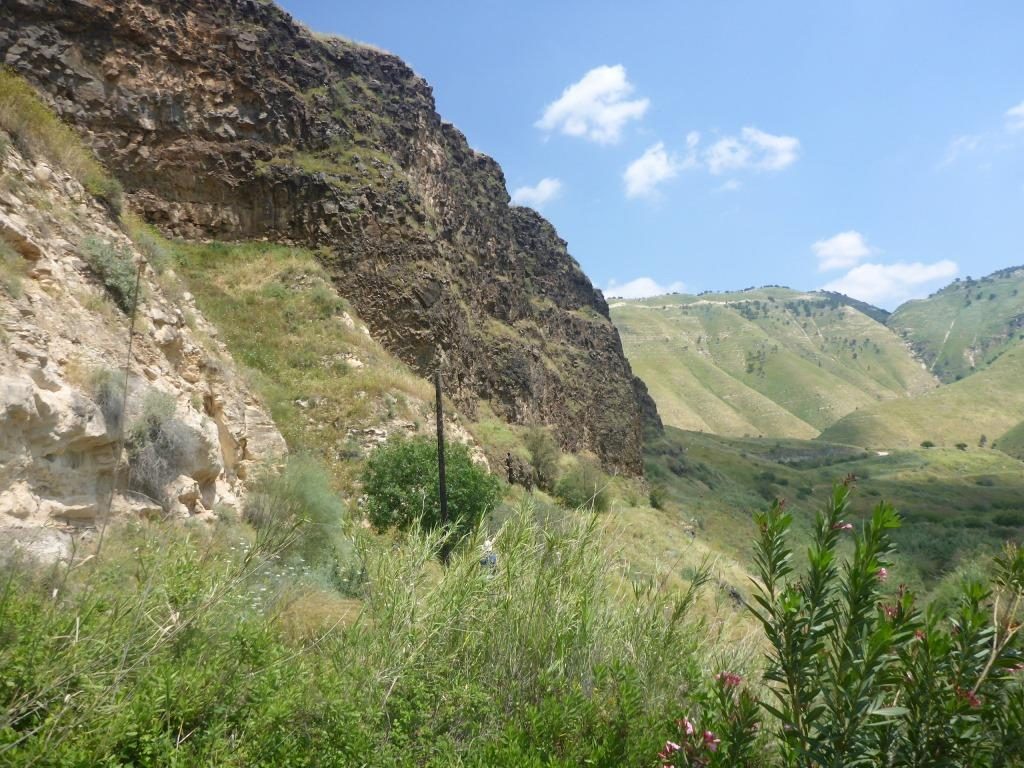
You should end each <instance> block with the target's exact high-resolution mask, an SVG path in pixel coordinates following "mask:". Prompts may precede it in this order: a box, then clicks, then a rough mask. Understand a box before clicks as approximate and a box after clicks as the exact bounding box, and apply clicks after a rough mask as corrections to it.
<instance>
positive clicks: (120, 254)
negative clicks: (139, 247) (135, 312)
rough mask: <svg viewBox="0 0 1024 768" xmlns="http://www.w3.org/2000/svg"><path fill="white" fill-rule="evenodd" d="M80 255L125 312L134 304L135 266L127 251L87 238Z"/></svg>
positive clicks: (128, 312) (130, 309) (128, 311)
mask: <svg viewBox="0 0 1024 768" xmlns="http://www.w3.org/2000/svg"><path fill="white" fill-rule="evenodd" d="M82 257H83V258H84V259H85V262H86V264H88V265H89V268H90V269H92V271H93V272H95V273H96V276H97V277H99V278H100V280H101V281H102V282H103V285H104V287H105V288H106V289H107V293H109V294H110V297H111V298H112V299H113V300H114V303H115V304H117V306H118V307H120V308H121V311H122V312H124V313H125V314H131V312H132V309H133V308H134V306H135V301H136V298H137V297H136V296H135V288H136V267H135V263H134V262H133V261H132V255H131V253H130V252H129V251H127V250H124V249H121V248H117V247H115V246H113V245H111V244H110V243H106V242H103V241H102V240H97V239H95V238H89V239H88V240H86V241H85V242H84V243H83V244H82Z"/></svg>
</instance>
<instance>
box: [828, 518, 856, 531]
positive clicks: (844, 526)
mask: <svg viewBox="0 0 1024 768" xmlns="http://www.w3.org/2000/svg"><path fill="white" fill-rule="evenodd" d="M832 530H833V531H852V530H853V523H844V522H843V521H842V520H840V521H839V522H838V523H836V524H835V525H833V526H832Z"/></svg>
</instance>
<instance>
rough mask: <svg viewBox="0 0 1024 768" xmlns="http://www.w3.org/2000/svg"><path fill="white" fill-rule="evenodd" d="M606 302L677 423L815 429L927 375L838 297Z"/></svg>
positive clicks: (784, 432) (728, 430)
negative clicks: (609, 304)
mask: <svg viewBox="0 0 1024 768" xmlns="http://www.w3.org/2000/svg"><path fill="white" fill-rule="evenodd" d="M611 307H612V319H613V320H614V321H615V324H616V325H617V326H618V328H619V331H620V333H621V335H622V340H623V346H624V347H625V350H626V354H627V356H628V357H629V359H630V362H631V363H632V365H633V367H634V369H635V370H636V372H637V373H638V375H639V376H640V377H641V378H642V379H644V381H646V382H647V385H648V386H649V387H650V389H651V394H652V395H653V397H654V399H655V401H657V403H658V407H659V409H660V411H661V414H662V418H663V419H664V420H665V422H666V423H668V424H672V425H674V426H678V427H681V428H686V429H693V430H703V431H709V432H715V433H718V434H725V435H732V436H743V435H779V436H785V437H813V436H814V435H816V434H817V433H818V431H819V430H821V429H823V428H825V427H826V426H828V425H829V424H831V423H832V422H834V421H835V420H836V419H838V418H840V417H842V416H843V415H845V414H846V413H849V412H850V411H852V410H854V409H856V408H858V407H866V406H868V405H872V404H874V403H876V402H878V401H880V400H889V399H892V398H896V397H904V396H906V395H910V394H916V393H919V392H923V391H926V390H927V389H929V388H930V387H931V386H933V385H934V383H935V382H934V379H933V378H932V377H931V376H930V375H928V374H927V373H926V372H924V371H922V370H921V368H920V365H919V364H917V363H916V362H915V361H913V359H912V358H911V357H910V355H909V354H908V353H907V351H906V349H905V347H904V345H903V344H902V343H901V342H900V340H899V339H898V338H896V337H895V336H894V335H893V334H892V333H891V332H890V331H889V330H888V329H886V328H885V327H884V326H883V325H881V324H880V323H878V322H877V321H876V320H874V319H872V318H870V317H868V316H867V315H865V314H864V313H863V312H860V311H859V310H857V309H855V308H853V307H851V306H849V305H847V304H845V303H843V302H842V300H841V299H839V298H837V297H829V296H823V295H819V294H805V293H799V292H797V291H792V290H789V289H784V288H762V289H756V290H750V291H742V292H736V293H723V294H703V295H701V296H688V295H672V296H663V297H656V298H653V299H644V300H640V301H628V302H627V301H613V302H612V303H611Z"/></svg>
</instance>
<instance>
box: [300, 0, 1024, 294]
mask: <svg viewBox="0 0 1024 768" xmlns="http://www.w3.org/2000/svg"><path fill="white" fill-rule="evenodd" d="M280 4H281V5H282V6H283V7H284V8H285V9H286V10H288V11H289V12H291V13H292V14H293V15H294V16H295V17H296V18H298V19H299V20H301V21H303V22H305V23H306V24H308V25H309V26H311V27H313V28H314V29H316V30H318V31H322V32H331V33H337V34H340V35H343V36H345V37H348V38H351V39H355V40H360V41H364V42H369V43H373V44H375V45H378V46H380V47H382V48H385V49H386V50H388V51H391V52H393V53H395V54H397V55H399V56H401V57H402V58H403V59H405V60H406V61H407V62H408V63H409V64H410V65H411V66H412V67H413V68H414V69H415V70H416V71H417V72H418V73H419V74H421V75H423V76H424V77H425V78H426V79H427V80H428V81H429V82H430V83H431V85H432V86H433V88H434V94H435V97H436V99H437V105H438V111H439V112H440V114H441V115H442V117H443V118H445V119H446V120H448V121H450V122H452V123H454V124H455V125H457V126H458V127H459V128H460V129H461V130H462V131H463V132H464V133H465V134H466V136H467V138H468V139H469V141H470V143H471V144H472V145H473V146H474V147H475V148H476V149H479V150H481V151H483V152H486V153H488V154H490V155H492V156H493V157H494V158H495V159H497V160H498V162H499V163H501V165H502V167H503V168H504V170H505V176H506V180H507V183H508V187H509V192H510V193H513V194H514V195H515V197H516V199H518V200H521V201H524V202H530V203H532V204H534V207H537V208H539V209H540V210H541V211H542V212H543V213H544V214H545V215H546V216H547V217H548V218H549V219H550V220H551V221H552V222H553V223H554V224H555V226H556V227H557V228H558V231H559V233H560V234H561V235H562V237H563V238H565V240H567V241H568V243H569V250H570V252H571V253H572V254H573V256H575V257H576V259H577V260H578V261H579V262H580V263H581V264H582V265H583V268H584V269H585V270H586V271H587V273H588V274H589V275H590V277H591V279H592V280H593V281H594V283H595V284H596V285H597V286H598V287H601V288H603V289H606V293H610V294H630V295H632V294H637V293H644V292H648V293H649V292H651V291H658V290H659V289H667V288H670V287H671V288H679V287H680V285H682V286H685V290H687V291H693V292H696V291H701V290H709V289H715V290H717V289H738V288H743V287H746V286H750V285H762V284H768V283H772V284H776V283H777V284H785V285H791V286H793V287H796V288H805V289H811V288H819V287H822V286H831V287H833V288H836V289H840V290H844V291H845V292H847V293H850V294H851V295H853V296H855V297H857V298H861V299H864V300H867V301H872V302H874V303H877V304H880V305H882V306H886V307H889V308H892V307H894V306H896V305H897V304H898V303H900V302H901V301H902V300H904V299H906V298H911V297H916V296H923V295H927V293H929V292H930V291H931V290H934V289H935V288H937V287H940V286H942V285H944V284H945V283H947V282H949V281H950V280H951V279H952V278H953V277H954V276H961V277H963V276H967V275H971V276H975V277H977V276H980V275H983V274H987V273H989V272H992V271H994V270H996V269H1000V268H1003V267H1007V266H1010V265H1016V264H1021V263H1024V3H1021V2H1019V0H1006V1H1005V2H970V1H969V0H962V1H960V2H952V1H942V0H938V1H933V2H911V1H909V0H906V1H904V0H899V1H897V0H884V1H882V0H879V1H870V2H868V1H863V2H862V1H860V0H858V1H856V2H854V1H851V2H825V1H824V0H822V1H821V2H812V1H811V0H807V1H806V2H801V3H796V2H783V1H781V0H776V1H775V2H763V0H758V1H756V2H755V1H753V0H714V1H712V0H705V2H681V1H680V0H676V1H675V2H670V1H668V0H665V1H661V0H658V1H654V0H647V1H644V2H633V3H625V2H579V1H576V0H572V1H569V0H558V2H551V0H547V2H537V1H535V0H519V1H518V2H516V3H508V2H495V1H493V0H473V1H472V2H469V1H465V0H464V1H463V2H454V0H440V1H435V2H422V1H419V2H414V1H412V0H408V1H407V0H402V1H401V2H399V1H393V2H388V0H379V1H378V2H376V3H359V4H349V3H345V4H344V5H343V4H341V3H337V2H326V0H281V2H280ZM641 278H646V282H637V281H638V280H639V279H641ZM609 288H611V290H608V289H609Z"/></svg>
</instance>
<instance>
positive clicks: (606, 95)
mask: <svg viewBox="0 0 1024 768" xmlns="http://www.w3.org/2000/svg"><path fill="white" fill-rule="evenodd" d="M633 90H634V88H633V84H632V83H630V82H629V79H628V78H627V77H626V68H625V67H623V66H622V65H621V64H616V65H615V66H614V67H609V66H601V67H594V68H593V69H592V70H590V71H589V72H587V73H586V74H585V75H584V76H583V78H582V79H581V80H580V81H579V82H576V83H573V84H572V85H570V86H569V87H568V88H566V89H565V90H564V91H562V95H561V96H560V97H559V98H558V99H557V100H556V101H553V102H552V103H550V104H548V106H547V107H546V108H545V109H544V114H543V115H541V118H540V120H538V121H537V122H536V123H535V125H536V126H537V127H538V128H540V129H541V130H543V131H546V132H548V133H551V132H555V131H560V132H561V133H564V134H566V135H568V136H579V137H582V138H586V139H589V140H590V141H594V142H597V143H598V144H614V143H615V142H617V141H618V140H619V139H620V138H621V136H622V129H623V127H624V126H625V125H626V123H628V122H629V121H630V120H639V119H640V118H641V117H643V116H644V114H645V113H646V112H647V108H648V107H649V106H650V100H648V99H630V98H628V97H629V96H630V94H632V93H633Z"/></svg>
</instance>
